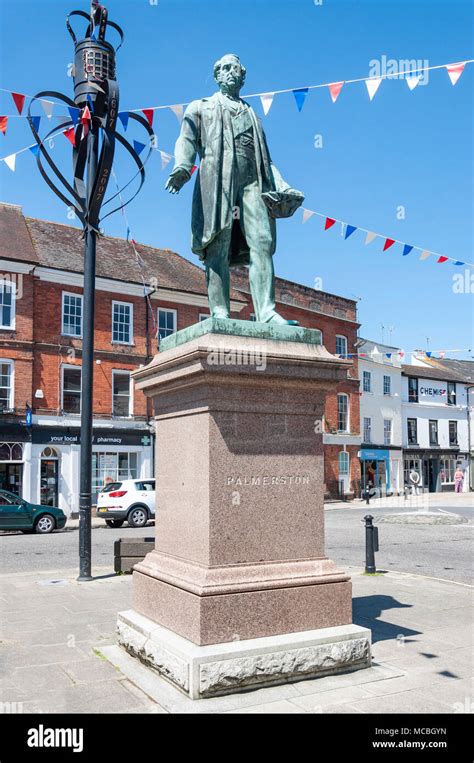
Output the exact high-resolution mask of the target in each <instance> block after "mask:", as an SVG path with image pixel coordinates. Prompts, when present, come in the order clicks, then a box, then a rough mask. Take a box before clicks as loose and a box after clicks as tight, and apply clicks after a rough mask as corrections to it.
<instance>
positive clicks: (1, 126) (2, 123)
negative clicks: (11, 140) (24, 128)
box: [0, 117, 8, 135]
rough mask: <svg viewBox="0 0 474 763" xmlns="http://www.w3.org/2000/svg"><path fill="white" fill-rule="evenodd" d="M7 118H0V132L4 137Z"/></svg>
mask: <svg viewBox="0 0 474 763" xmlns="http://www.w3.org/2000/svg"><path fill="white" fill-rule="evenodd" d="M7 124H8V117H0V132H3V134H4V135H5V133H6V131H7Z"/></svg>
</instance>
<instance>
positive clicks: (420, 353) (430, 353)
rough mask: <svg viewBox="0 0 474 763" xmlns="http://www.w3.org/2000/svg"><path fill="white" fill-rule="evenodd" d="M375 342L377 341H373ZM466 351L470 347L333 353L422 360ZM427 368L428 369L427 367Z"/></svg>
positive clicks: (348, 355)
mask: <svg viewBox="0 0 474 763" xmlns="http://www.w3.org/2000/svg"><path fill="white" fill-rule="evenodd" d="M375 344H377V343H375ZM380 344H382V345H383V342H380ZM460 352H462V353H467V352H472V349H471V347H465V348H463V349H461V350H459V349H456V350H419V349H417V350H394V351H393V352H380V351H379V350H372V352H347V353H345V354H341V353H335V357H336V358H342V359H344V358H373V357H384V358H387V359H388V360H391V359H392V358H395V357H396V358H398V360H403V358H404V357H405V356H406V355H415V356H416V357H417V358H418V359H420V360H422V359H423V358H435V359H437V360H444V358H445V356H446V355H455V354H457V353H460ZM427 370H428V369H427Z"/></svg>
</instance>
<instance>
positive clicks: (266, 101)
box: [260, 93, 275, 116]
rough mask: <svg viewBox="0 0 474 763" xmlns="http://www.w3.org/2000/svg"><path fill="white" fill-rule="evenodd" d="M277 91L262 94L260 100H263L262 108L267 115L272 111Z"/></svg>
mask: <svg viewBox="0 0 474 763" xmlns="http://www.w3.org/2000/svg"><path fill="white" fill-rule="evenodd" d="M274 95H275V93H263V95H261V96H260V100H261V102H262V109H263V113H264V114H265V116H267V114H268V112H269V111H270V109H271V107H272V103H273V97H274Z"/></svg>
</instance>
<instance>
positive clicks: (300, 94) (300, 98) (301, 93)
mask: <svg viewBox="0 0 474 763" xmlns="http://www.w3.org/2000/svg"><path fill="white" fill-rule="evenodd" d="M293 95H294V96H295V101H296V105H297V107H298V111H301V109H302V108H303V106H304V102H305V100H306V96H307V95H308V88H307V87H300V88H298V89H297V90H293Z"/></svg>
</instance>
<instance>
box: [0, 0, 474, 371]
mask: <svg viewBox="0 0 474 763" xmlns="http://www.w3.org/2000/svg"><path fill="white" fill-rule="evenodd" d="M107 5H108V7H109V13H110V17H111V18H112V19H113V20H115V21H117V22H118V23H120V24H121V25H122V26H123V27H124V29H125V33H126V41H125V45H124V46H123V48H122V49H121V50H120V51H119V54H118V75H119V80H120V85H121V109H122V110H125V109H128V108H130V109H131V108H139V107H147V106H154V105H160V104H172V103H184V102H189V101H190V100H193V99H194V98H199V97H202V96H204V95H208V94H210V93H212V92H213V91H214V89H215V84H214V82H213V78H212V66H213V63H214V61H215V60H216V59H217V58H218V57H220V55H222V54H223V53H226V52H236V53H238V54H239V55H240V57H241V59H242V62H243V63H244V64H245V66H246V67H247V82H246V85H245V92H247V93H258V92H264V91H272V90H279V89H284V88H292V87H303V86H305V85H311V84H317V83H323V82H328V81H338V80H344V79H345V80H347V79H352V78H356V77H364V76H368V75H369V73H371V72H370V66H371V62H372V61H374V60H381V58H382V56H386V57H387V59H395V60H396V61H399V60H400V59H402V60H403V59H416V60H420V61H421V65H428V66H436V65H437V64H443V63H447V62H456V61H462V60H465V59H470V58H474V55H473V48H472V15H473V11H472V6H470V4H469V3H468V2H458V0H450V2H444V1H441V0H429V2H428V0H426V2H419V1H418V0H402V1H401V2H393V0H387V1H385V0H384V2H368V0H359V1H358V2H341V1H340V0H323V2H322V4H321V5H316V4H315V2H314V0H240V1H239V2H237V1H235V2H230V1H229V0H200V1H199V2H198V0H189V1H187V0H158V2H157V4H156V5H152V4H150V2H149V1H148V0H127V2H125V0H110V2H109V3H108V4H107ZM20 6H21V9H20ZM40 8H41V9H42V11H43V12H42V13H40V12H39V10H40ZM73 8H78V9H82V10H87V9H88V3H87V2H80V0H77V1H75V0H67V2H64V1H63V0H54V1H52V0H49V1H48V0H45V2H39V0H35V2H30V0H17V2H15V3H14V4H11V3H6V2H5V1H3V2H1V4H0V9H1V10H0V14H1V17H0V21H1V29H2V32H1V37H0V41H1V50H2V60H1V68H0V86H1V87H5V88H9V89H13V90H17V91H19V92H24V93H28V94H34V93H35V92H37V91H39V90H42V89H52V90H53V89H54V90H59V91H62V92H65V93H67V94H69V95H72V82H71V79H70V78H68V77H67V73H66V72H67V64H68V63H69V62H70V61H72V51H73V48H72V42H71V40H70V38H69V35H68V34H67V31H66V29H65V25H64V19H65V16H66V13H67V12H68V11H70V10H72V9H73ZM473 73H474V65H469V66H467V67H466V69H465V71H464V73H463V75H462V77H461V78H460V80H459V82H458V83H457V85H456V86H455V87H453V86H452V85H451V83H450V81H449V78H448V75H447V72H446V71H445V70H444V69H441V70H435V71H433V72H430V73H429V82H428V84H427V85H426V86H422V85H419V86H418V87H417V88H416V89H415V90H414V91H413V92H410V90H409V89H408V87H407V85H406V83H405V82H403V81H400V80H389V81H384V82H382V84H381V86H380V88H379V90H378V92H377V94H376V95H375V98H374V100H373V101H372V102H370V101H369V98H368V95H367V91H366V88H365V85H364V84H363V83H356V84H352V85H347V86H346V87H344V88H343V90H342V92H341V94H340V96H339V98H338V100H337V102H336V103H335V104H333V103H332V102H331V99H330V97H329V94H328V92H327V90H326V89H324V90H316V91H313V92H311V91H310V94H309V95H308V98H307V100H306V103H305V105H304V108H303V110H302V112H301V113H299V112H298V110H297V108H296V105H295V101H294V98H293V95H292V94H291V93H289V94H285V95H280V96H276V97H275V100H274V103H273V106H272V108H271V110H270V113H269V114H268V116H267V117H263V112H262V109H261V105H260V102H259V99H251V103H252V105H254V107H255V110H256V111H257V113H258V114H259V115H260V116H262V117H263V120H264V127H265V130H266V133H267V138H268V142H269V145H270V150H271V153H272V157H273V160H274V162H275V163H276V164H277V166H278V167H279V169H280V171H281V172H282V174H283V176H284V177H285V179H287V180H288V182H289V183H290V184H291V185H292V186H294V187H296V188H299V189H301V190H302V191H304V193H305V195H306V201H305V206H306V207H308V208H310V209H314V210H317V211H321V212H323V213H327V214H328V215H330V216H333V217H336V218H338V219H341V220H345V221H347V222H349V223H352V224H354V225H360V226H362V227H364V228H368V229H370V230H374V231H377V232H379V233H382V234H386V235H388V236H392V237H393V238H397V239H401V240H403V241H406V242H407V243H410V244H415V245H419V246H422V247H424V248H427V249H432V250H434V251H436V252H439V253H441V254H445V255H447V256H449V257H455V258H458V259H460V260H463V261H464V260H467V261H468V262H473V253H472V249H473V247H472V243H473V241H472V239H473V227H472V203H473V185H472V166H473V143H472V135H473V116H472V93H473ZM14 112H15V108H14V106H13V103H12V101H11V98H10V96H9V95H8V94H6V93H0V114H13V113H14ZM38 113H39V112H38ZM61 113H62V112H61ZM154 127H155V128H156V131H157V134H158V145H159V147H160V148H161V149H163V150H164V151H167V152H170V153H172V152H173V148H174V143H175V140H176V137H177V135H178V122H177V120H176V118H175V116H174V115H173V114H172V113H171V112H170V111H168V110H166V111H161V112H157V115H156V117H155V123H154ZM317 135H320V136H322V147H321V148H316V147H315V136H317ZM129 137H136V138H137V139H138V140H140V138H141V136H140V135H139V133H138V132H133V133H132V134H130V135H129ZM29 143H31V134H30V132H29V128H28V126H27V125H26V124H25V120H23V119H12V120H10V123H9V126H8V131H7V135H6V137H4V136H1V135H0V157H3V156H5V155H8V154H10V153H12V152H14V151H17V150H18V149H20V148H22V147H23V146H25V145H28V144H29ZM54 156H55V158H56V157H57V160H58V162H64V164H63V166H64V167H65V169H66V170H69V166H70V165H69V161H70V152H69V148H68V144H67V141H66V140H65V139H63V138H62V137H61V138H60V139H59V142H57V145H56V146H55V149H54ZM127 171H128V166H127V165H126V164H125V163H124V161H122V159H121V158H120V157H118V159H117V174H118V177H119V179H120V180H122V182H123V180H125V178H126V176H127ZM166 178H167V172H166V171H162V169H161V165H160V157H159V154H158V153H154V154H153V156H152V158H151V160H150V162H149V164H148V166H147V181H146V184H145V186H144V189H143V190H142V192H141V194H140V196H139V197H138V198H137V200H135V202H133V203H132V205H130V206H129V207H128V208H127V215H128V218H129V221H130V225H131V227H132V231H133V236H134V237H135V239H137V240H138V241H142V242H145V243H149V244H152V245H155V246H159V247H164V248H170V249H173V250H175V251H177V252H179V253H180V254H182V255H184V256H185V257H188V258H189V259H191V260H192V261H194V262H197V260H196V258H195V257H194V255H193V254H192V252H191V250H190V215H191V196H192V184H193V181H191V182H190V183H189V184H188V185H187V186H185V188H184V189H183V190H182V192H181V194H180V195H179V197H172V196H169V195H168V194H167V193H166V192H165V191H164V184H165V181H166ZM0 198H1V199H2V200H4V201H7V202H11V203H16V204H21V205H22V206H23V209H24V213H25V214H27V215H30V216H34V217H40V218H45V219H50V220H55V221H58V222H68V220H67V218H66V214H65V209H64V207H63V206H62V204H61V203H60V202H59V200H57V199H56V197H55V196H54V195H53V194H52V193H51V192H50V191H49V190H48V189H47V188H46V186H45V184H44V183H43V181H42V180H41V179H40V176H39V173H38V171H37V169H36V166H35V162H34V159H33V156H32V155H31V154H30V153H29V152H27V153H24V154H22V155H21V156H19V157H18V159H17V170H16V172H15V173H14V174H13V173H11V172H10V170H9V169H8V168H7V167H6V165H5V164H4V163H3V162H2V163H0ZM400 207H404V210H405V218H404V219H399V217H397V210H399V208H400ZM106 232H107V233H109V234H111V235H117V236H124V235H125V225H124V221H123V218H122V216H121V215H120V214H117V215H115V217H114V218H109V220H108V221H107V225H106ZM364 240H365V235H364V234H362V233H358V232H357V233H355V234H354V235H353V236H352V237H351V238H350V239H348V240H347V241H344V240H343V238H342V237H341V231H340V227H336V226H334V228H333V229H331V230H330V231H328V232H324V231H323V223H322V220H321V219H320V218H317V217H313V218H312V219H311V220H309V221H308V222H307V223H306V224H305V225H303V224H302V214H301V212H298V213H297V214H296V215H295V216H294V217H293V218H292V219H290V220H281V221H280V222H279V224H278V249H277V254H276V255H275V266H276V271H277V274H278V275H280V276H282V277H285V278H289V279H291V280H293V281H299V282H301V283H304V284H307V285H310V286H312V285H314V282H315V279H316V278H320V279H322V288H323V289H324V290H326V291H329V292H332V293H335V294H341V295H344V296H347V297H354V296H356V297H357V298H361V299H360V302H359V320H360V321H361V323H362V327H361V334H362V335H363V336H365V337H369V338H372V339H375V340H378V341H380V340H381V338H382V334H381V324H384V325H385V326H386V327H393V330H392V331H391V332H390V333H389V330H388V328H386V329H385V341H388V340H389V339H391V343H392V344H395V345H397V346H400V347H403V348H404V349H405V350H410V349H413V348H418V347H422V348H427V347H429V349H432V350H437V349H446V350H449V349H453V348H471V347H472V343H473V339H472V294H469V293H464V294H459V293H455V291H454V290H453V280H452V279H453V275H454V273H460V272H462V273H464V269H463V268H455V267H454V266H453V265H452V264H449V263H445V264H443V265H437V264H435V262H434V261H433V262H432V261H431V260H428V261H427V262H420V261H419V260H418V257H419V254H420V252H412V254H411V255H409V256H408V257H402V255H401V247H400V246H398V245H395V246H394V247H392V248H391V249H390V250H389V251H388V252H386V253H382V251H381V250H382V243H383V242H382V241H381V240H380V239H377V240H376V241H375V242H374V243H373V244H371V245H370V246H365V245H364ZM473 274H474V269H471V271H470V272H469V273H468V274H467V276H469V275H473ZM427 337H429V345H427ZM473 354H474V352H472V351H471V352H470V353H466V354H465V355H464V357H472V355H473ZM453 357H462V356H461V355H454V356H453Z"/></svg>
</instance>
